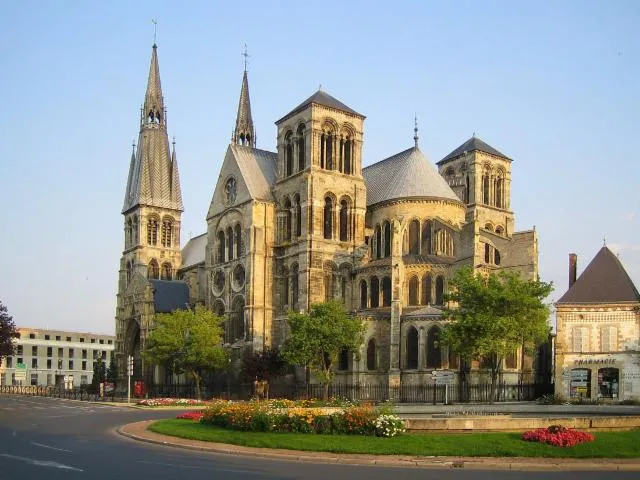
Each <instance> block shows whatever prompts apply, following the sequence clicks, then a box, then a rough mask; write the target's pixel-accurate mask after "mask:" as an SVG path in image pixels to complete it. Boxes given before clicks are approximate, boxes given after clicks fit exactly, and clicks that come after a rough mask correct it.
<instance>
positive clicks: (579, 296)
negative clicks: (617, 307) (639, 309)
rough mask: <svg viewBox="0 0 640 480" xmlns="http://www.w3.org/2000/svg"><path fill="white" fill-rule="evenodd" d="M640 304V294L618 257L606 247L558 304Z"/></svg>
mask: <svg viewBox="0 0 640 480" xmlns="http://www.w3.org/2000/svg"><path fill="white" fill-rule="evenodd" d="M626 302H640V293H638V290H637V289H636V287H635V285H634V284H633V281H632V280H631V278H630V277H629V275H628V274H627V272H626V271H625V269H624V267H623V266H622V263H620V260H619V259H618V257H617V256H616V255H615V254H614V253H613V252H612V251H611V250H609V249H608V248H607V247H602V248H601V249H600V251H599V252H598V253H597V254H596V256H595V257H594V258H593V260H591V263H590V264H589V265H587V268H585V269H584V272H582V274H581V275H580V276H579V277H578V279H577V280H576V281H575V283H574V284H573V285H572V286H571V288H569V290H567V292H566V293H565V294H564V295H563V296H562V297H561V298H560V300H558V302H557V303H560V304H562V303H626Z"/></svg>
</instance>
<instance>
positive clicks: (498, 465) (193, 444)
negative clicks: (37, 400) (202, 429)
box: [117, 420, 640, 471]
mask: <svg viewBox="0 0 640 480" xmlns="http://www.w3.org/2000/svg"><path fill="white" fill-rule="evenodd" d="M150 423H153V420H146V421H144V422H136V423H130V424H128V425H124V426H122V427H119V428H118V429H117V432H118V433H119V434H120V435H123V436H125V437H128V438H131V439H133V440H138V441H142V442H147V443H153V444H158V445H164V446H169V447H177V448H184V449H188V450H197V451H202V452H211V453H224V454H228V455H244V456H251V457H261V458H271V459H274V460H285V461H294V462H310V463H339V464H344V465H382V466H385V467H417V468H432V469H470V470H539V471H542V470H544V471H560V470H574V471H575V470H583V471H640V458H638V459H615V460H613V461H612V460H611V459H606V458H605V459H597V458H594V459H587V460H577V459H574V458H567V459H561V458H544V459H541V458H523V457H513V458H497V457H411V456H400V455H354V454H338V453H326V452H301V451H296V450H280V449H266V448H252V447H242V446H238V445H230V444H225V443H211V442H203V441H199V440H187V439H183V438H177V437H171V436H168V435H161V434H158V433H154V432H150V431H148V430H147V426H148V425H149V424H150Z"/></svg>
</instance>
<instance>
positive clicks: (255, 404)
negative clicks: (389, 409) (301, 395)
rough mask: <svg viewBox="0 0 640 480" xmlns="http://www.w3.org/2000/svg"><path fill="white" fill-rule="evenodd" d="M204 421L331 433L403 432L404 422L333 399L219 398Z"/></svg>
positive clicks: (252, 428) (370, 408) (259, 428)
mask: <svg viewBox="0 0 640 480" xmlns="http://www.w3.org/2000/svg"><path fill="white" fill-rule="evenodd" d="M201 422H202V423H205V424H210V425H216V426H219V427H223V428H229V429H232V430H242V431H251V432H295V433H325V434H327V433H331V434H354V435H379V436H384V437H392V436H395V435H398V434H399V433H401V432H404V422H403V421H402V420H401V419H400V418H398V417H396V416H393V415H388V414H383V415H381V414H380V412H379V411H378V410H376V409H375V408H374V407H373V406H371V405H353V404H349V405H347V406H336V404H335V403H333V404H332V403H331V402H318V401H314V400H305V401H302V402H292V401H289V400H270V401H267V402H260V401H248V402H232V401H224V400H217V401H213V402H211V403H210V405H209V407H208V408H207V409H206V410H205V411H204V412H203V416H202V420H201Z"/></svg>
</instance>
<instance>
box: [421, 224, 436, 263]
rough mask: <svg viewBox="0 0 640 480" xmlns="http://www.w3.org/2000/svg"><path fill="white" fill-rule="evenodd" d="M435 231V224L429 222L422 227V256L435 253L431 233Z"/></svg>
mask: <svg viewBox="0 0 640 480" xmlns="http://www.w3.org/2000/svg"><path fill="white" fill-rule="evenodd" d="M432 231H433V222H432V221H431V220H427V221H426V222H424V226H423V227H422V254H423V255H431V254H432V253H433V251H432V248H431V232H432Z"/></svg>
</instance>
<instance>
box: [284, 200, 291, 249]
mask: <svg viewBox="0 0 640 480" xmlns="http://www.w3.org/2000/svg"><path fill="white" fill-rule="evenodd" d="M282 233H283V235H282V239H283V240H284V241H285V242H290V241H291V200H289V198H287V199H286V200H285V201H284V232H282Z"/></svg>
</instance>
